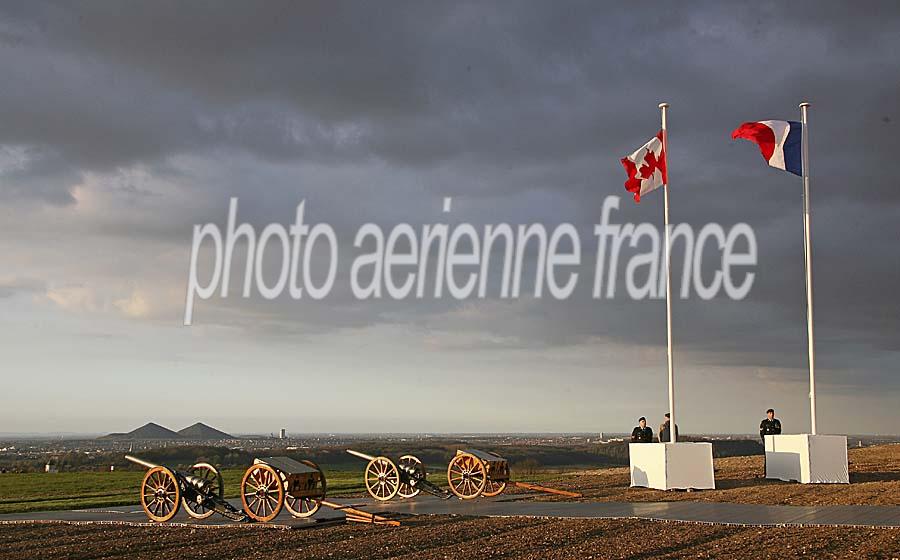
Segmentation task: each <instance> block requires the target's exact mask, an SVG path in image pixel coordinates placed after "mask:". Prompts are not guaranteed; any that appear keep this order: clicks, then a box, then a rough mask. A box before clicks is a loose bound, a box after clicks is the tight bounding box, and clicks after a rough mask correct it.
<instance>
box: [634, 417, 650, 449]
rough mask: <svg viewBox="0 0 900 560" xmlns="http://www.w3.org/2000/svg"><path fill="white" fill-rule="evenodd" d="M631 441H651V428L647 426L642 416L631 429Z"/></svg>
mask: <svg viewBox="0 0 900 560" xmlns="http://www.w3.org/2000/svg"><path fill="white" fill-rule="evenodd" d="M631 443H653V429H652V428H650V427H649V426H647V419H646V418H644V417H643V416H641V419H640V420H638V425H637V426H635V427H634V430H632V431H631Z"/></svg>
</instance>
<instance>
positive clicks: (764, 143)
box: [731, 121, 803, 177]
mask: <svg viewBox="0 0 900 560" xmlns="http://www.w3.org/2000/svg"><path fill="white" fill-rule="evenodd" d="M737 138H743V139H745V140H750V141H751V142H756V143H757V144H758V145H759V151H760V152H762V156H763V158H765V160H766V161H767V162H769V165H771V166H772V167H777V168H778V169H783V170H785V171H789V172H791V173H793V174H794V175H800V176H801V177H802V176H803V123H798V122H795V121H759V122H745V123H744V124H742V125H741V126H739V127H737V128H736V129H735V131H734V132H732V133H731V139H732V140H734V139H737Z"/></svg>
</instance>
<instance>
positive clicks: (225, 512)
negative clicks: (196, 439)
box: [125, 455, 249, 523]
mask: <svg viewBox="0 0 900 560" xmlns="http://www.w3.org/2000/svg"><path fill="white" fill-rule="evenodd" d="M125 459H127V460H129V461H131V462H132V463H134V464H136V465H140V466H142V467H144V468H146V469H148V470H147V474H146V475H144V480H143V482H142V483H141V507H142V508H143V509H144V513H146V514H147V517H149V518H150V519H151V520H152V521H156V522H159V523H163V522H165V521H169V520H170V519H172V518H173V517H175V514H177V513H178V509H179V508H180V507H181V506H182V505H184V509H185V511H186V512H187V514H188V515H190V516H191V517H193V518H194V519H206V518H207V517H209V516H210V515H212V514H213V513H218V514H220V515H222V516H224V517H227V518H228V519H231V520H232V521H249V517H247V514H246V513H244V512H243V511H241V510H239V509H237V508H235V507H234V506H232V505H231V504H229V503H228V502H227V501H225V498H224V491H225V489H224V485H223V483H222V475H221V474H220V473H219V471H218V469H216V468H215V467H214V466H212V465H210V464H209V463H197V464H195V465H193V466H192V467H191V468H190V469H188V471H187V472H182V471H178V470H175V469H171V468H169V467H164V466H162V465H157V464H154V463H151V462H149V461H145V460H143V459H138V458H137V457H134V456H133V455H125Z"/></svg>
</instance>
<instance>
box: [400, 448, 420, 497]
mask: <svg viewBox="0 0 900 560" xmlns="http://www.w3.org/2000/svg"><path fill="white" fill-rule="evenodd" d="M397 463H398V464H399V465H400V466H401V467H411V468H413V469H415V470H416V471H417V472H419V473H420V474H421V475H422V477H423V478H424V477H425V474H426V473H425V465H424V464H422V461H420V460H419V458H418V457H416V456H415V455H404V456H403V457H400V460H399V461H397ZM421 491H422V490H421V489H420V488H416V487H414V486H410V485H409V484H405V483H401V484H400V488H399V489H398V490H397V495H398V496H400V497H401V498H413V497H415V496H418V495H419V492H421Z"/></svg>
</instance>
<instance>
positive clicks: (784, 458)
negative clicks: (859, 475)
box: [766, 434, 850, 484]
mask: <svg viewBox="0 0 900 560" xmlns="http://www.w3.org/2000/svg"><path fill="white" fill-rule="evenodd" d="M766 478H774V479H777V480H787V481H796V482H801V483H803V484H816V483H839V484H849V483H850V474H849V473H848V468H847V436H819V435H815V436H814V435H810V434H791V435H785V434H782V435H777V436H766Z"/></svg>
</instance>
